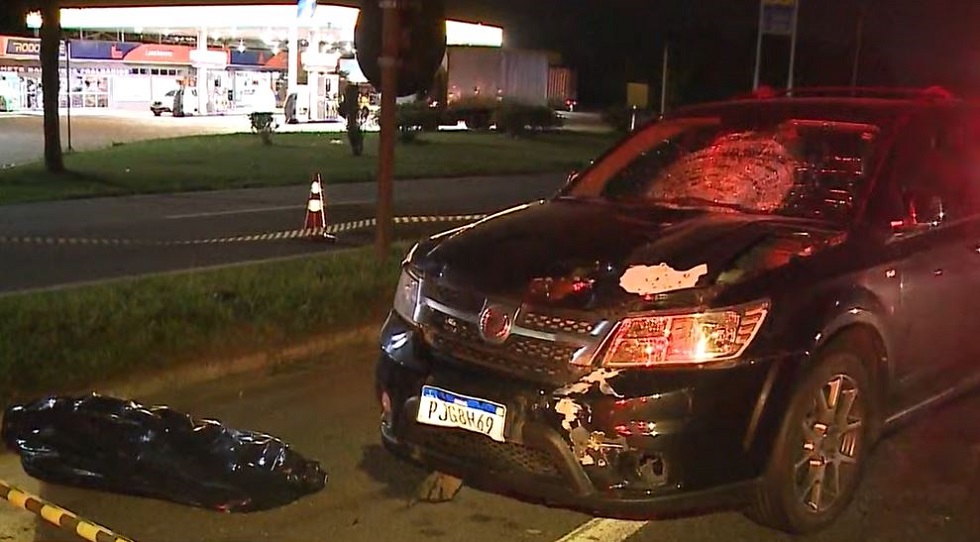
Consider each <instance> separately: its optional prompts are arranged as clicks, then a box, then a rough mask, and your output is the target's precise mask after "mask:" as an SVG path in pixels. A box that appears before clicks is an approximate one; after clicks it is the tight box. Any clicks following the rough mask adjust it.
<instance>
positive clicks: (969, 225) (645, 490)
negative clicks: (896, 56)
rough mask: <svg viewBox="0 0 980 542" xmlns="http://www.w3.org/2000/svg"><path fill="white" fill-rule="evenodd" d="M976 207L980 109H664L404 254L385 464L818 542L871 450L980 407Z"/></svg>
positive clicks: (388, 345)
mask: <svg viewBox="0 0 980 542" xmlns="http://www.w3.org/2000/svg"><path fill="white" fill-rule="evenodd" d="M978 196H980V109H978V108H976V107H973V106H971V105H969V104H966V103H964V102H961V101H959V100H957V99H954V98H952V97H950V96H949V95H948V94H946V93H944V92H942V91H941V90H937V89H928V90H925V91H904V90H903V91H897V90H896V91H887V90H875V89H846V90H843V91H841V90H837V89H810V90H796V91H793V93H792V94H791V95H789V94H784V95H776V96H769V97H760V96H758V95H757V96H754V97H751V98H746V99H736V100H731V101H727V102H724V103H714V104H706V105H699V106H694V107H689V108H686V109H683V110H678V111H677V112H675V113H673V114H671V115H669V116H667V117H666V118H662V119H659V120H657V121H655V122H653V123H650V124H648V125H646V126H645V127H643V128H641V129H639V130H637V131H636V132H635V133H633V134H632V135H630V136H629V137H628V138H626V139H625V140H624V141H623V142H621V143H619V144H618V145H616V146H615V147H614V148H612V150H610V151H609V152H608V153H606V154H605V155H604V156H602V157H601V158H599V159H598V160H596V161H595V162H594V163H593V164H592V165H591V166H590V167H589V168H588V169H587V170H585V171H583V172H582V173H581V174H578V175H576V176H574V177H573V178H572V179H571V180H570V182H569V183H568V185H567V186H566V187H564V188H563V189H562V190H561V191H560V193H559V194H557V195H556V196H555V197H554V198H552V199H550V200H548V201H539V202H534V203H529V204H526V205H522V206H520V207H517V208H514V209H510V210H507V211H504V212H501V213H498V214H496V215H494V216H490V217H488V218H486V219H484V220H481V221H478V222H476V223H474V224H470V225H467V226H465V227H462V228H458V229H455V230H452V231H448V232H445V233H443V234H440V235H436V236H434V237H432V238H429V239H427V240H425V241H422V242H420V243H419V244H418V245H416V246H415V247H414V248H413V249H412V250H411V252H410V253H409V255H408V256H407V257H406V259H405V261H404V269H403V271H402V274H401V278H400V280H399V282H398V287H397V292H396V296H395V300H394V310H393V311H392V313H391V315H390V317H389V318H388V320H387V322H386V323H385V325H384V329H383V330H382V334H381V351H382V354H381V359H380V362H379V364H378V366H377V393H378V398H379V400H380V402H381V405H382V423H381V435H382V438H383V441H384V443H385V445H386V447H387V448H388V449H390V450H391V451H393V452H395V453H397V454H399V455H402V456H405V457H407V458H411V459H413V460H416V461H419V462H421V463H423V464H425V465H427V466H429V467H431V468H434V469H438V470H440V471H442V472H446V473H450V474H453V475H456V476H459V477H461V478H463V479H464V480H465V481H467V482H468V483H470V484H473V485H475V486H477V487H484V488H489V489H492V490H499V491H504V492H508V493H512V494H517V495H521V496H524V497H525V498H531V499H533V500H537V501H542V502H545V503H550V504H555V505H559V506H568V507H573V508H577V509H580V510H584V511H587V512H591V513H594V514H597V515H605V516H613V517H625V518H650V517H662V516H663V515H669V514H677V513H688V512H691V511H696V510H700V509H706V508H716V507H719V506H722V507H740V508H744V509H745V510H746V512H747V513H748V514H749V515H750V516H751V517H752V518H753V519H755V520H757V521H759V522H761V523H763V524H766V525H769V526H772V527H775V528H779V529H783V530H786V531H790V532H805V531H812V530H815V529H818V528H821V527H823V526H825V525H827V524H828V523H829V522H831V521H832V520H833V519H834V518H835V517H836V516H837V515H838V514H839V513H840V512H841V510H842V509H843V508H844V507H846V506H847V505H848V502H849V500H850V499H851V497H852V496H853V494H854V492H855V488H856V486H857V485H858V482H859V479H860V476H861V471H862V468H863V466H864V465H865V463H866V461H867V459H868V454H869V453H870V452H871V450H872V447H873V445H874V443H875V442H876V440H877V439H879V438H880V437H881V435H882V433H883V432H884V431H885V430H886V429H888V428H890V427H892V426H894V425H895V424H896V422H899V421H901V420H904V419H906V418H907V416H908V415H910V414H912V413H914V412H916V411H918V410H920V409H921V408H922V407H926V406H928V405H932V404H934V403H937V402H939V401H940V400H942V399H947V398H950V397H952V396H954V395H956V394H958V393H960V392H963V391H965V390H967V389H968V388H970V387H971V386H973V385H975V384H977V383H978V381H980V379H978V377H980V342H977V341H975V340H974V339H975V337H974V336H973V334H974V333H976V332H977V331H978V329H980V326H978V324H977V323H976V322H978V321H975V320H974V319H973V316H972V315H973V313H974V312H975V311H976V310H977V307H980V197H978ZM974 295H975V296H976V297H974ZM973 344H977V346H976V347H974V346H971V345H973Z"/></svg>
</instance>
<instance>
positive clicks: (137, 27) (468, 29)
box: [28, 4, 503, 47]
mask: <svg viewBox="0 0 980 542" xmlns="http://www.w3.org/2000/svg"><path fill="white" fill-rule="evenodd" d="M357 15H358V9H357V8H353V7H345V6H337V5H326V4H324V5H319V6H317V8H316V10H315V11H314V12H313V14H312V16H308V17H302V18H300V17H299V14H298V10H297V6H296V5H295V4H294V5H283V4H267V5H251V4H244V5H220V6H218V5H200V6H145V7H90V8H63V9H62V10H61V26H62V27H63V28H65V29H67V30H84V31H105V32H120V31H121V32H128V33H135V34H144V33H146V34H162V35H165V36H166V35H185V36H197V35H198V34H199V32H200V31H201V30H202V29H206V32H207V35H208V37H209V38H211V39H231V40H239V39H240V40H248V41H253V40H254V41H258V40H261V41H264V42H265V43H266V44H269V45H272V44H273V43H285V42H287V39H288V38H287V34H288V32H289V29H290V28H292V27H298V28H299V29H307V28H308V29H317V30H321V31H324V30H327V31H330V32H331V33H332V34H335V35H336V36H337V38H338V41H343V42H352V41H353V39H354V25H355V22H356V21H357ZM40 25H41V17H40V14H38V13H32V14H30V15H28V26H29V27H31V28H35V29H36V28H39V27H40ZM446 44H447V45H450V46H452V45H472V46H484V47H501V46H502V45H503V29H502V28H500V27H498V26H490V25H483V24H479V23H467V22H461V21H454V20H448V21H446Z"/></svg>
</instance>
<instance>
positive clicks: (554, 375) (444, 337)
mask: <svg viewBox="0 0 980 542" xmlns="http://www.w3.org/2000/svg"><path fill="white" fill-rule="evenodd" d="M426 331H427V333H426V336H427V338H428V340H429V344H431V345H432V347H433V348H434V349H435V350H436V351H437V352H440V353H443V354H446V355H448V356H451V357H452V358H455V359H457V360H459V361H463V362H466V363H470V364H473V365H480V366H482V367H487V368H490V369H495V370H497V371H501V372H505V373H509V374H514V375H518V376H525V377H529V378H532V379H534V380H537V381H545V382H551V381H553V380H556V379H563V378H566V377H567V376H568V375H569V374H570V373H569V371H570V369H571V368H572V366H571V365H570V363H571V361H572V359H573V357H574V356H575V353H576V352H577V351H578V349H579V348H580V347H578V346H574V345H569V344H564V343H557V342H552V341H548V340H543V339H535V338H530V337H521V336H516V335H511V336H510V337H509V338H508V339H507V341H506V342H504V343H503V344H500V345H492V344H487V343H486V342H484V341H483V339H482V338H481V337H480V333H479V331H478V330H477V327H476V325H475V324H473V323H471V322H467V321H464V320H460V319H459V318H454V317H452V316H448V315H445V314H442V313H440V312H437V311H434V312H433V313H431V315H430V316H429V318H428V321H427V325H426Z"/></svg>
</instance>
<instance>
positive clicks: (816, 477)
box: [746, 339, 875, 534]
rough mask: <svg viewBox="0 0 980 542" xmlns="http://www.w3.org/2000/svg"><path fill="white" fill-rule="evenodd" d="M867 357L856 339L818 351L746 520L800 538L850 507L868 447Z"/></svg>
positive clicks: (870, 444) (870, 411)
mask: <svg viewBox="0 0 980 542" xmlns="http://www.w3.org/2000/svg"><path fill="white" fill-rule="evenodd" d="M868 359H874V358H873V357H870V356H868V355H867V353H866V352H865V351H864V348H862V347H861V343H860V342H859V341H854V340H846V339H844V340H839V341H836V342H835V344H832V345H829V346H828V347H827V348H826V349H824V351H823V352H821V354H819V358H818V360H817V362H816V363H815V364H814V365H813V366H812V370H810V371H809V373H808V374H807V375H806V376H805V378H804V379H803V380H802V382H800V384H799V386H798V387H797V389H796V391H795V392H794V394H793V396H792V398H791V399H790V403H789V408H788V409H787V412H786V416H785V418H784V420H783V423H782V426H781V428H780V431H779V434H778V437H777V439H776V442H775V444H774V446H773V453H772V456H771V457H770V461H769V465H768V467H767V469H766V472H765V474H764V476H763V479H762V481H761V483H760V484H759V487H758V488H757V490H756V493H755V495H754V497H753V499H752V502H751V503H750V505H749V508H748V509H747V510H746V515H747V516H748V517H749V518H751V519H752V520H754V521H755V522H757V523H760V524H762V525H765V526H767V527H772V528H775V529H779V530H781V531H785V532H788V533H792V534H803V533H808V532H813V531H817V530H820V529H822V528H824V527H826V526H827V525H829V524H830V523H831V522H833V521H834V520H835V519H836V518H837V517H838V516H839V515H840V513H841V512H842V511H843V510H844V509H846V508H847V506H848V505H849V504H850V502H851V500H852V499H853V497H854V494H855V492H856V491H857V488H858V486H859V485H860V480H861V478H862V474H863V470H864V465H865V463H866V460H867V456H868V454H869V453H870V451H871V449H872V447H873V444H874V442H873V436H874V433H875V432H874V431H873V430H872V428H873V426H874V419H875V418H874V415H875V413H874V412H873V410H874V404H875V401H874V400H873V390H872V388H871V379H870V378H869V376H868V374H869V373H868V369H867V366H866V365H865V362H864V361H863V360H868Z"/></svg>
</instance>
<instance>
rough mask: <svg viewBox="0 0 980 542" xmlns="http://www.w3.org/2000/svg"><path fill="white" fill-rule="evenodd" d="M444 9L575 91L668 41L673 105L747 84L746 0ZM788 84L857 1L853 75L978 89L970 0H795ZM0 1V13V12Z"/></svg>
mask: <svg viewBox="0 0 980 542" xmlns="http://www.w3.org/2000/svg"><path fill="white" fill-rule="evenodd" d="M445 1H446V4H447V8H448V10H449V12H450V14H451V15H452V16H455V17H459V18H465V19H472V20H482V21H485V22H488V23H499V24H502V25H504V26H505V28H506V37H507V45H508V46H511V47H520V48H536V49H549V50H555V51H558V52H560V53H561V54H562V55H563V57H564V60H565V62H566V63H567V64H568V65H570V66H572V67H575V68H577V69H578V71H579V93H580V100H581V101H582V102H583V103H584V104H591V105H608V104H615V103H619V102H623V101H624V100H625V82H626V81H627V80H631V81H637V82H647V83H650V84H651V86H652V87H654V89H656V90H652V92H651V96H652V97H653V98H654V99H655V100H656V99H658V98H657V92H658V90H659V85H660V69H661V57H662V52H663V46H664V43H665V42H667V41H669V42H670V44H671V77H672V80H671V84H670V87H671V98H672V100H671V101H672V102H673V103H674V104H680V103H691V102H698V101H703V100H709V99H716V98H724V97H727V96H730V95H732V94H735V93H739V92H745V91H746V90H748V89H750V88H751V85H752V71H753V67H754V59H755V39H756V29H757V24H758V6H759V3H758V0H445ZM801 1H802V8H801V12H800V38H799V43H798V46H797V47H798V50H797V59H796V63H797V69H796V82H797V85H814V84H819V85H846V84H849V82H850V77H851V67H852V59H853V54H854V46H855V37H856V29H857V21H858V13H859V12H860V10H861V6H862V5H866V7H867V17H866V19H865V21H866V22H865V26H864V47H863V50H862V56H861V63H860V72H859V73H860V76H859V84H861V85H901V86H925V85H933V84H940V85H943V86H946V87H947V88H950V89H951V90H954V91H955V92H958V93H961V94H968V95H977V94H980V32H977V31H976V29H977V28H980V2H978V1H976V0H928V1H925V0H801ZM24 2H26V0H0V32H10V31H12V30H16V29H18V28H20V27H21V21H22V15H20V14H17V13H11V12H14V11H15V10H16V9H17V4H20V3H24ZM2 10H6V11H7V13H4V12H3V11H2ZM763 58H764V62H763V80H764V82H768V83H770V84H772V85H773V86H782V85H784V84H785V81H786V70H787V65H788V59H789V40H788V38H780V37H775V36H774V37H767V39H766V42H765V47H764V54H763Z"/></svg>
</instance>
